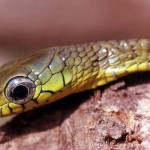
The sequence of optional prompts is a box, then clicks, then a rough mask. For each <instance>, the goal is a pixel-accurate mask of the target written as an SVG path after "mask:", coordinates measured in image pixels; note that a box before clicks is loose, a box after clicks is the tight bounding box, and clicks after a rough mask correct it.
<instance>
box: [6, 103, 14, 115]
mask: <svg viewBox="0 0 150 150" xmlns="http://www.w3.org/2000/svg"><path fill="white" fill-rule="evenodd" d="M9 104H10V103H8V105H7V106H8V108H9V109H10V112H11V113H14V112H13V108H11V107H10V106H9Z"/></svg>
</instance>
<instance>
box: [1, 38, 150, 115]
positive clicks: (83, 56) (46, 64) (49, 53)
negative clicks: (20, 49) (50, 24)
mask: <svg viewBox="0 0 150 150" xmlns="http://www.w3.org/2000/svg"><path fill="white" fill-rule="evenodd" d="M148 70H150V40H149V39H130V40H121V41H115V40H111V41H107V42H105V41H100V42H91V43H87V44H77V45H70V46H62V47H51V48H47V49H43V50H40V51H38V52H37V53H35V54H33V55H31V56H29V57H26V58H24V59H20V60H17V61H13V62H10V63H7V64H5V65H3V66H2V67H1V68H0V117H3V116H7V115H11V114H16V113H22V112H25V111H27V110H30V109H33V108H36V107H40V106H42V105H45V104H48V103H51V102H54V101H56V100H58V99H61V98H63V97H65V96H67V95H70V94H73V93H77V92H81V91H85V90H89V89H93V88H96V87H97V86H101V85H105V84H107V83H109V82H111V81H114V80H116V79H118V78H120V77H122V76H125V75H128V74H131V73H134V72H139V71H148Z"/></svg>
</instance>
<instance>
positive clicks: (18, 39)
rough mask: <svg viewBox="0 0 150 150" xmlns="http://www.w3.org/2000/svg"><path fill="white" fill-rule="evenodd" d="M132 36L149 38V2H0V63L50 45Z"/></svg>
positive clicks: (48, 0) (91, 0) (145, 0)
mask: <svg viewBox="0 0 150 150" xmlns="http://www.w3.org/2000/svg"><path fill="white" fill-rule="evenodd" d="M136 37H138V38H143V37H144V38H149V37H150V1H147V0H142V1H141V0H132V1H131V0H126V1H120V0H113V1H110V0H82V1H81V0H76V1H75V0H61V1H60V0H44V1H41V0H26V1H20V0H11V1H10V0H1V1H0V64H2V63H4V62H7V61H8V60H9V59H11V58H15V57H19V56H21V55H25V54H27V53H32V52H33V51H34V50H38V49H40V48H45V47H50V46H54V45H67V44H75V43H84V42H89V41H99V40H109V39H125V38H136Z"/></svg>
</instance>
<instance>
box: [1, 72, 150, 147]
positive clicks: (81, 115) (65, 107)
mask: <svg viewBox="0 0 150 150" xmlns="http://www.w3.org/2000/svg"><path fill="white" fill-rule="evenodd" d="M149 77H150V73H147V72H146V73H138V74H132V75H130V76H128V77H124V78H122V79H120V80H118V81H116V82H113V83H111V84H108V85H106V86H103V87H99V88H98V89H96V90H91V91H86V92H83V93H78V94H75V95H71V96H68V97H66V98H64V99H63V100H60V101H58V102H55V103H53V104H50V105H47V106H45V107H42V108H39V109H36V110H33V111H30V112H27V113H24V114H21V115H18V116H17V117H15V118H14V119H13V120H12V121H10V122H8V123H7V124H5V125H4V126H2V127H1V128H0V150H18V149H22V150H26V149H28V150H33V149H34V150H35V149H36V150H41V149H42V150H108V149H111V150H149V149H150V78H149Z"/></svg>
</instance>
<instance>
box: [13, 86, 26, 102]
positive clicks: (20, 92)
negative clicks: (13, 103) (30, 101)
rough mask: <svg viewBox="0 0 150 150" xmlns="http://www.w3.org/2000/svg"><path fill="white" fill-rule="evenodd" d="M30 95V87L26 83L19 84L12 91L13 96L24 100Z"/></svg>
mask: <svg viewBox="0 0 150 150" xmlns="http://www.w3.org/2000/svg"><path fill="white" fill-rule="evenodd" d="M27 95H28V88H27V87H26V86H24V85H19V86H17V87H15V88H14V90H13V91H12V92H11V95H10V96H11V97H12V98H13V99H16V100H22V99H24V98H26V96H27Z"/></svg>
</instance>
